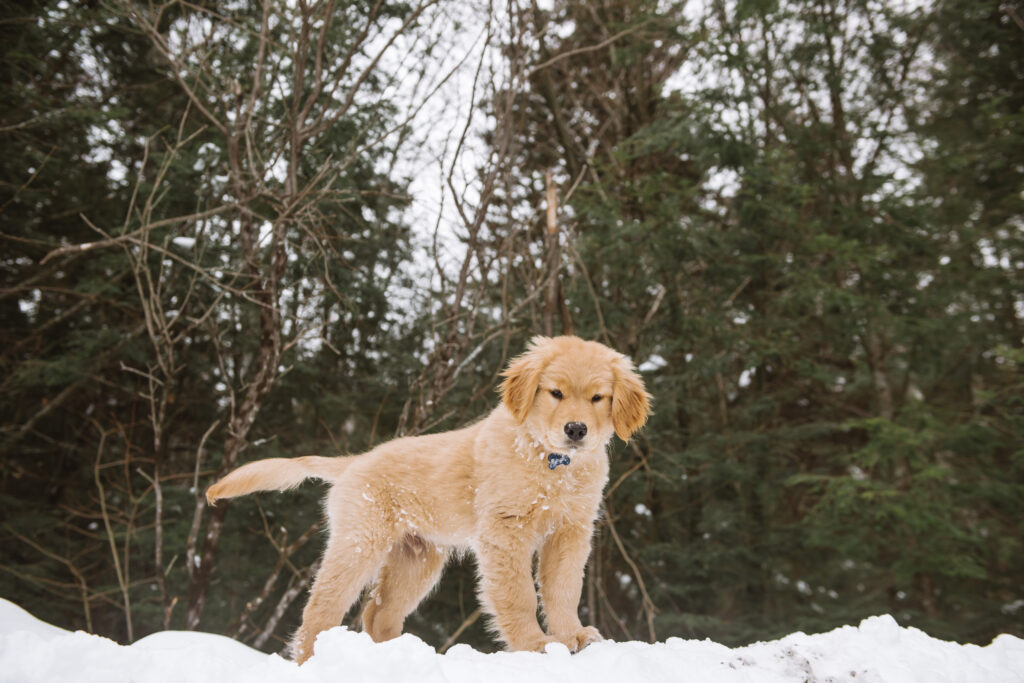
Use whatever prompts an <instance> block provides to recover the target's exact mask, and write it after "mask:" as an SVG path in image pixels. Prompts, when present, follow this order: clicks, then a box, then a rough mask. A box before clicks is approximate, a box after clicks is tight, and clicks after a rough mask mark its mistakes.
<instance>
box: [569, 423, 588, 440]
mask: <svg viewBox="0 0 1024 683" xmlns="http://www.w3.org/2000/svg"><path fill="white" fill-rule="evenodd" d="M565 435H566V436H567V437H569V440H570V441H582V440H583V437H585V436H586V435H587V425H585V424H583V423H582V422H566V423H565Z"/></svg>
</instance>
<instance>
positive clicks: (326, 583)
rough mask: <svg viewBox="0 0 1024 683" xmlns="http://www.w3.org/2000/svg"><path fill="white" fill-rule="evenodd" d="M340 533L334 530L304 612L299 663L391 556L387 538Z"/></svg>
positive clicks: (296, 650) (295, 648)
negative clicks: (384, 539)
mask: <svg viewBox="0 0 1024 683" xmlns="http://www.w3.org/2000/svg"><path fill="white" fill-rule="evenodd" d="M337 533H340V532H336V530H332V532H331V539H330V540H329V541H328V542H327V550H326V551H324V558H323V564H321V566H320V571H318V572H317V574H316V579H315V580H314V581H313V588H312V589H311V590H310V594H309V602H307V603H306V608H305V609H304V610H303V611H302V626H300V627H299V630H298V632H297V633H296V634H295V637H294V639H293V640H292V657H293V658H294V659H295V661H296V662H298V663H299V664H301V663H303V662H304V661H306V660H307V659H309V658H310V657H311V656H312V655H313V643H314V642H316V637H317V634H319V633H320V632H321V631H326V630H327V629H329V628H332V627H334V626H337V625H339V624H340V623H341V620H342V618H343V617H344V616H345V613H346V612H347V611H348V608H349V607H351V606H352V603H354V602H355V601H356V599H357V598H358V597H359V593H361V592H362V590H363V587H364V586H365V585H366V584H367V583H369V582H370V580H371V579H372V578H373V575H374V574H376V573H377V570H378V569H379V568H380V566H381V565H382V564H383V563H384V559H385V558H386V557H387V553H388V543H387V542H386V541H383V540H377V541H373V540H367V539H365V538H363V539H353V538H350V537H349V538H337V535H336V534H337Z"/></svg>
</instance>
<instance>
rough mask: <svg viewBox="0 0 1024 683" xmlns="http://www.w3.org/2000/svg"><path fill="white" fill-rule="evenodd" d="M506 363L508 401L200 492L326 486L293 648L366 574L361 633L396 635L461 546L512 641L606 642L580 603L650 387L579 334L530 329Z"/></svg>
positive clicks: (307, 645)
mask: <svg viewBox="0 0 1024 683" xmlns="http://www.w3.org/2000/svg"><path fill="white" fill-rule="evenodd" d="M502 376H503V377H504V381H503V382H502V384H501V387H500V392H501V403H500V405H499V406H498V407H497V408H495V409H494V410H493V411H492V412H491V413H490V414H489V415H487V417H485V418H484V419H482V420H480V421H478V422H476V423H474V424H472V425H470V426H468V427H465V428H463V429H458V430H455V431H451V432H444V433H441V434H430V435H425V436H413V437H405V438H399V439H395V440H393V441H389V442H387V443H384V444H382V445H380V446H377V447H376V448H374V449H373V450H371V451H369V452H368V453H364V454H363V455H358V456H354V457H337V458H325V457H319V456H307V457H302V458H293V459H285V458H272V459H268V460H262V461H257V462H253V463H250V464H248V465H245V466H243V467H240V468H239V469H237V470H235V471H234V472H232V473H231V474H229V475H228V476H226V477H225V478H224V479H222V480H220V481H219V482H217V483H216V484H214V485H213V486H211V487H210V489H209V490H208V491H207V494H206V496H207V499H208V500H209V501H210V502H211V503H214V502H216V501H217V500H219V499H221V498H230V497H233V496H240V495H242V494H246V493H250V492H252V491H266V490H281V489H286V488H290V487H293V486H297V485H298V484H299V483H301V482H302V481H303V480H304V479H306V478H308V477H315V478H319V479H323V480H325V481H327V482H329V483H330V484H331V489H330V493H328V495H327V501H326V510H327V519H328V525H329V538H328V541H327V548H326V550H325V551H324V556H323V563H322V565H321V567H320V571H319V572H318V573H317V576H316V580H315V581H314V583H313V587H312V590H311V592H310V596H309V602H308V603H307V604H306V608H305V610H304V611H303V613H302V626H301V627H300V628H299V630H298V632H297V633H296V635H295V639H294V642H293V644H292V646H293V656H294V657H295V659H296V661H298V662H300V663H301V662H303V661H305V660H306V659H308V658H309V657H310V656H311V655H312V654H313V643H314V641H315V640H316V636H317V634H318V633H320V632H321V631H323V630H326V629H329V628H331V627H333V626H337V625H338V624H340V623H341V619H342V617H343V616H344V615H345V613H346V612H347V611H348V609H349V607H350V606H351V605H352V604H353V603H354V602H355V601H356V599H357V598H358V597H359V595H360V593H361V591H362V590H363V588H364V587H365V586H367V585H369V584H372V588H371V590H370V593H369V596H368V599H367V600H366V607H365V608H364V610H363V614H362V623H363V628H364V630H365V631H366V632H367V633H369V634H370V636H371V637H372V638H373V639H374V640H376V641H382V640H387V639H389V638H394V637H396V636H398V635H399V634H400V633H401V632H402V625H403V623H404V622H405V618H406V616H407V615H408V614H409V613H411V612H412V611H413V610H414V609H415V608H416V606H417V605H418V604H419V602H420V600H422V599H423V598H424V597H425V596H426V595H427V593H429V592H430V590H431V588H433V586H434V584H436V583H437V581H438V579H439V578H440V576H441V572H442V570H443V569H444V566H445V563H446V562H447V560H448V558H449V557H450V556H451V555H452V552H453V551H455V550H461V549H468V550H471V551H472V552H473V554H474V555H475V556H476V560H477V566H478V569H479V595H480V600H481V604H482V607H483V609H484V611H485V612H486V613H487V614H489V615H490V616H491V618H492V620H493V627H494V628H495V630H496V631H497V633H498V635H499V636H500V638H501V640H502V641H503V642H504V643H505V645H506V646H507V647H508V648H509V649H510V650H543V649H544V646H545V644H547V643H550V642H555V641H557V642H560V643H564V644H565V645H566V646H567V647H568V648H569V649H570V650H572V651H576V650H579V649H580V648H582V647H584V646H586V645H587V644H589V643H592V642H594V641H597V640H601V634H600V633H598V632H597V629H595V628H593V627H590V626H583V625H582V624H581V623H580V619H579V616H578V614H577V610H578V606H579V601H580V592H581V590H582V587H583V570H584V566H585V565H586V563H587V557H588V556H589V555H590V539H591V535H592V534H593V530H594V520H595V518H596V517H597V514H598V507H599V505H600V503H601V493H602V490H603V489H604V486H605V484H606V483H607V481H608V456H607V453H606V447H607V445H608V441H609V440H610V439H611V436H612V434H613V433H615V434H618V436H619V437H620V438H621V439H623V440H627V439H629V438H630V436H631V435H632V434H633V433H634V432H635V431H636V430H638V429H639V428H640V427H642V426H643V424H644V423H645V422H646V421H647V416H648V414H649V413H650V396H649V395H648V394H647V392H646V391H645V390H644V386H643V383H642V382H641V380H640V377H639V376H638V375H637V373H636V371H635V370H634V369H633V366H632V364H631V363H630V361H629V360H628V359H627V358H626V357H625V356H623V355H621V354H619V353H616V352H615V351H613V350H611V349H609V348H608V347H606V346H603V345H601V344H598V343H596V342H588V341H583V340H582V339H579V338H577V337H556V338H547V337H534V338H533V340H532V341H531V342H530V346H529V348H528V349H527V351H526V352H525V353H524V354H523V355H521V356H519V357H518V358H516V359H514V360H513V361H512V362H511V363H510V365H509V366H508V368H507V369H506V370H505V371H504V372H503V375H502ZM535 553H539V561H538V564H537V567H538V569H537V574H538V576H537V583H538V584H539V585H540V597H541V601H542V605H543V609H544V615H545V617H546V625H547V632H546V633H545V632H544V631H543V630H542V629H541V627H540V625H539V624H538V623H537V591H536V587H535V583H534V575H533V556H534V554H535Z"/></svg>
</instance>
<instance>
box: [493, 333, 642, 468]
mask: <svg viewBox="0 0 1024 683" xmlns="http://www.w3.org/2000/svg"><path fill="white" fill-rule="evenodd" d="M502 376H503V377H504V378H505V380H504V381H503V382H502V384H501V388H500V391H501V397H502V401H503V402H504V404H505V406H506V407H507V408H508V410H509V412H511V413H512V416H513V417H514V418H515V420H516V422H517V423H519V424H522V425H524V426H525V427H526V428H527V431H528V432H529V433H530V434H531V435H532V437H533V438H534V439H538V440H539V441H540V442H541V444H543V446H544V448H546V449H551V450H553V451H560V450H576V449H586V450H589V449H591V448H594V447H601V446H603V445H604V444H605V443H606V442H607V441H608V439H610V438H611V435H612V433H615V434H618V435H619V438H621V439H622V440H623V441H626V440H628V439H629V438H630V436H632V435H633V433H634V432H636V431H637V430H638V429H640V428H641V427H642V426H643V425H644V423H645V422H647V417H648V415H650V412H651V407H650V400H651V397H650V395H649V394H648V393H647V391H645V390H644V385H643V381H642V380H641V379H640V376H639V375H638V374H637V373H636V370H635V369H634V368H633V364H632V363H630V361H629V359H628V358H626V357H625V356H623V355H622V354H620V353H617V352H615V351H613V350H612V349H610V348H608V347H607V346H604V345H603V344H598V343H597V342H588V341H583V340H582V339H579V338H578V337H554V338H548V337H534V338H533V339H532V340H531V341H530V345H529V347H528V348H527V350H526V352H525V353H524V354H523V355H521V356H519V357H518V358H516V359H514V360H513V361H512V362H511V363H510V364H509V366H508V368H507V369H506V370H505V371H504V372H503V373H502Z"/></svg>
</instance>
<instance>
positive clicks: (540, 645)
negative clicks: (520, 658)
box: [508, 633, 562, 652]
mask: <svg viewBox="0 0 1024 683" xmlns="http://www.w3.org/2000/svg"><path fill="white" fill-rule="evenodd" d="M559 642H562V641H561V640H560V639H558V638H555V637H554V636H549V635H545V634H543V633H541V634H538V635H532V636H527V637H524V638H517V639H516V640H515V641H514V642H509V643H508V650H509V651H511V652H544V648H545V647H546V646H547V644H548V643H559Z"/></svg>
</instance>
